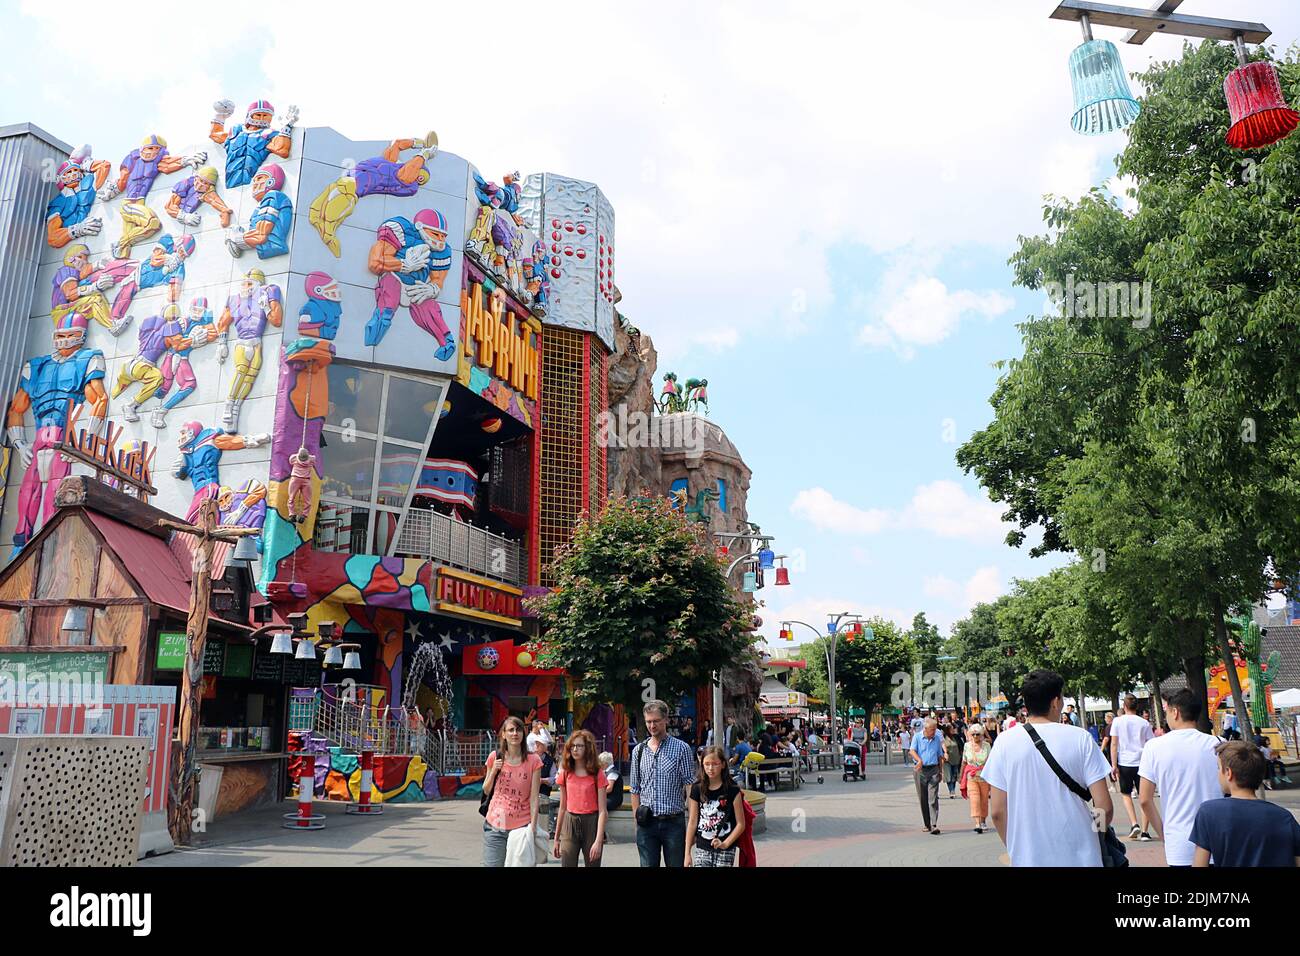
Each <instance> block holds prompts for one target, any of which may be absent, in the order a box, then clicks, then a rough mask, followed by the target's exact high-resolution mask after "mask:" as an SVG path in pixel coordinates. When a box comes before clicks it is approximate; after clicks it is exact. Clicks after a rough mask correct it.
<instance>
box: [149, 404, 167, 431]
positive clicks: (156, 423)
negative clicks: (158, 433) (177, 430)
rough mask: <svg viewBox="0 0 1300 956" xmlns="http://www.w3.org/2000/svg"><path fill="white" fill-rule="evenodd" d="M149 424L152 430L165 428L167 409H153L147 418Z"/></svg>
mask: <svg viewBox="0 0 1300 956" xmlns="http://www.w3.org/2000/svg"><path fill="white" fill-rule="evenodd" d="M149 424H150V425H152V426H153V427H154V428H166V427H167V409H165V408H155V409H154V410H153V414H152V415H150V416H149Z"/></svg>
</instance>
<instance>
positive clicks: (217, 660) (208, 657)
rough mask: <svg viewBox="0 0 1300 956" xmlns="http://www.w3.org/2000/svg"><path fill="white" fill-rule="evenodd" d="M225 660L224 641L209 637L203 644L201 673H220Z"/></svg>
mask: <svg viewBox="0 0 1300 956" xmlns="http://www.w3.org/2000/svg"><path fill="white" fill-rule="evenodd" d="M225 661H226V642H225V641H214V640H213V639H212V638H210V637H209V638H208V640H207V643H205V644H204V645H203V673H205V674H220V673H221V667H222V665H223V664H224V663H225Z"/></svg>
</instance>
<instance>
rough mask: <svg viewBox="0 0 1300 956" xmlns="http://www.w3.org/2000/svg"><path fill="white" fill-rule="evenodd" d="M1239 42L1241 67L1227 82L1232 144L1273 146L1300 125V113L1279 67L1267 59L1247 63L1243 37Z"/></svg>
mask: <svg viewBox="0 0 1300 956" xmlns="http://www.w3.org/2000/svg"><path fill="white" fill-rule="evenodd" d="M1236 45H1237V63H1238V64H1239V66H1238V67H1237V68H1236V69H1235V70H1233V71H1232V72H1231V73H1229V74H1228V76H1227V77H1226V78H1225V79H1224V81H1223V95H1224V96H1225V97H1227V100H1228V113H1229V114H1230V115H1231V117H1232V125H1231V126H1230V127H1228V135H1227V140H1228V145H1229V146H1231V147H1232V148H1233V149H1260V148H1262V147H1264V146H1272V145H1273V144H1274V143H1276V142H1277V141H1278V140H1280V139H1285V138H1286V137H1287V136H1288V135H1289V134H1290V133H1291V131H1292V130H1294V129H1295V128H1296V126H1300V113H1297V112H1296V111H1295V110H1293V109H1291V107H1290V106H1288V105H1287V102H1286V97H1285V96H1284V95H1283V94H1282V84H1281V83H1280V82H1279V81H1278V76H1277V67H1275V66H1273V64H1272V63H1269V62H1267V61H1264V60H1260V61H1257V62H1255V63H1248V62H1246V44H1245V42H1244V41H1243V40H1242V38H1241V37H1240V36H1238V37H1237V39H1236Z"/></svg>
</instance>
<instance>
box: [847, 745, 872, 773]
mask: <svg viewBox="0 0 1300 956" xmlns="http://www.w3.org/2000/svg"><path fill="white" fill-rule="evenodd" d="M849 777H852V778H853V779H854V780H866V779H867V774H866V771H865V770H864V769H863V767H862V745H861V744H857V743H846V744H845V745H844V781H845V783H847V782H848V779H849Z"/></svg>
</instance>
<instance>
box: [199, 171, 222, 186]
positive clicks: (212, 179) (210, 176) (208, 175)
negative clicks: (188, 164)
mask: <svg viewBox="0 0 1300 956" xmlns="http://www.w3.org/2000/svg"><path fill="white" fill-rule="evenodd" d="M194 175H195V177H196V178H198V179H202V180H206V181H207V182H209V183H211V184H212V185H214V186H215V185H216V184H217V170H216V167H214V166H204V167H203V168H202V169H200V170H199V171H198V172H197V173H195V174H194Z"/></svg>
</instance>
